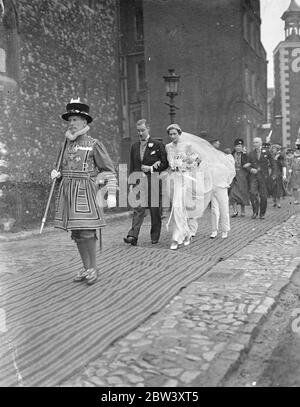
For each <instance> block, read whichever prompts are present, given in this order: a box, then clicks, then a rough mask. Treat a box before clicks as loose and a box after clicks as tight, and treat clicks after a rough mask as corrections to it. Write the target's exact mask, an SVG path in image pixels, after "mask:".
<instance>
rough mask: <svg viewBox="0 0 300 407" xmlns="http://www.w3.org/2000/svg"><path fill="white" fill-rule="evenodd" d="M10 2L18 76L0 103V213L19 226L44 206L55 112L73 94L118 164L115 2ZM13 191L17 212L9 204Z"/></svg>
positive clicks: (57, 126)
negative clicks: (1, 177)
mask: <svg viewBox="0 0 300 407" xmlns="http://www.w3.org/2000/svg"><path fill="white" fill-rule="evenodd" d="M6 1H7V3H8V0H6ZM9 3H12V1H10V2H9ZM89 5H90V6H91V7H89ZM15 6H16V11H17V16H18V36H17V38H18V42H17V43H16V42H15V43H14V44H13V45H11V44H10V46H14V47H18V53H12V55H18V60H17V61H15V63H17V64H19V78H18V80H17V83H18V87H17V89H16V92H15V93H14V94H5V95H4V96H5V97H4V102H3V101H2V104H3V103H4V104H5V106H4V111H3V110H2V114H3V112H4V116H3V117H2V123H1V127H2V134H1V140H0V141H1V142H2V143H3V145H4V146H5V150H6V151H7V153H6V162H7V163H8V167H7V171H8V175H9V180H8V181H6V182H5V188H3V189H2V197H1V200H2V205H1V208H6V209H5V210H7V211H8V213H5V212H4V210H2V209H1V214H0V218H12V219H15V222H14V223H15V225H17V224H18V225H19V227H22V223H23V220H24V219H25V217H26V216H27V218H32V219H33V220H34V219H35V218H36V217H37V214H40V212H41V210H42V209H41V208H43V207H44V206H45V204H46V202H45V196H44V195H45V194H44V193H43V192H42V191H47V190H48V188H49V185H50V182H51V181H50V177H49V173H50V171H51V169H52V168H53V165H54V163H55V161H56V157H57V154H58V151H59V149H60V146H61V143H62V141H63V135H64V132H65V130H66V122H64V121H63V120H62V119H61V117H60V115H61V114H62V113H64V112H65V107H66V104H67V103H68V102H69V101H70V99H71V98H72V97H76V98H77V97H81V100H82V101H84V102H88V104H89V105H90V113H91V115H92V116H93V117H94V121H93V123H92V125H91V135H92V136H93V137H95V138H99V139H101V140H102V141H103V142H104V144H105V145H106V147H107V149H108V151H109V153H110V154H111V157H112V158H113V160H114V162H115V164H116V166H117V164H118V162H119V159H120V134H119V111H118V109H119V107H118V103H119V78H118V56H117V55H118V54H117V43H118V42H117V40H118V37H117V10H116V7H117V4H116V1H115V0H100V1H94V2H89V1H85V0H59V1H58V0H43V1H40V0H19V1H18V2H15ZM24 185H26V186H27V187H26V188H24ZM2 186H4V185H2ZM35 189H36V193H34V192H33V191H34V190H35ZM24 194H25V196H26V197H25V196H24ZM5 196H6V197H7V198H8V197H9V199H6V198H5ZM14 196H15V202H19V204H18V208H17V209H16V205H13V206H11V205H8V202H12V201H14V198H13V197H14ZM31 198H34V199H36V203H35V204H32V199H31ZM3 200H4V201H5V202H4V203H3ZM28 202H31V203H30V205H29V204H28ZM25 215H26V216H25Z"/></svg>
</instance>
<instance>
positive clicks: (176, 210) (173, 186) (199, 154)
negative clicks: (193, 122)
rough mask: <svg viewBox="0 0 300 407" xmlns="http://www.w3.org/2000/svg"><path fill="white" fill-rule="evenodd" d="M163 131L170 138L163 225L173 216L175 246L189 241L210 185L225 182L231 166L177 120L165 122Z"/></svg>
mask: <svg viewBox="0 0 300 407" xmlns="http://www.w3.org/2000/svg"><path fill="white" fill-rule="evenodd" d="M167 133H168V135H169V137H170V138H171V143H169V144H167V145H166V151H167V156H168V161H169V186H168V188H169V189H168V190H169V194H170V198H171V202H172V209H171V213H170V217H169V220H168V222H167V225H166V226H167V228H168V226H169V224H170V221H171V220H172V219H173V233H172V244H171V246H170V249H171V250H176V249H177V248H178V246H179V245H180V244H183V245H184V246H187V245H189V244H190V243H191V239H192V237H193V236H195V234H196V231H197V228H198V220H197V219H198V218H200V217H201V216H202V215H203V212H204V210H205V209H206V207H207V205H208V204H209V202H210V200H211V193H212V190H213V188H214V187H218V186H223V185H225V184H226V185H227V184H228V185H229V184H230V183H231V181H232V179H233V177H234V176H235V168H234V165H233V164H232V162H231V161H230V160H229V159H228V157H227V156H226V154H224V153H223V152H222V151H219V150H216V149H215V148H214V147H213V146H212V145H211V144H210V143H209V142H208V141H206V140H204V139H202V138H201V137H198V136H195V135H193V134H190V133H185V132H182V130H181V128H180V126H179V125H178V124H175V123H174V124H171V125H170V126H168V127H167ZM186 163H188V165H186Z"/></svg>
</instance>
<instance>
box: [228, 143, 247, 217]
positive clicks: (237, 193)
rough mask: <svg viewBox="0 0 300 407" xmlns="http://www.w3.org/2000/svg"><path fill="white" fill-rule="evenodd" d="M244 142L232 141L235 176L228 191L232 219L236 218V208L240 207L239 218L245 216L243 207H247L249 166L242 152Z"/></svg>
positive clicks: (245, 155)
mask: <svg viewBox="0 0 300 407" xmlns="http://www.w3.org/2000/svg"><path fill="white" fill-rule="evenodd" d="M243 147H244V141H243V140H242V139H241V138H237V139H236V140H235V141H234V152H233V153H232V155H233V158H234V162H235V171H236V175H235V177H234V179H233V181H232V184H231V186H230V190H229V203H230V205H231V207H232V215H231V217H232V218H234V217H236V216H238V208H237V206H238V205H240V206H241V216H245V206H246V205H249V203H250V202H249V184H248V171H247V167H249V166H250V164H249V161H248V156H247V154H246V153H244V151H243Z"/></svg>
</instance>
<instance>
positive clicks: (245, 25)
mask: <svg viewBox="0 0 300 407" xmlns="http://www.w3.org/2000/svg"><path fill="white" fill-rule="evenodd" d="M243 34H244V39H245V40H246V41H249V35H248V15H247V13H246V12H245V13H244V15H243Z"/></svg>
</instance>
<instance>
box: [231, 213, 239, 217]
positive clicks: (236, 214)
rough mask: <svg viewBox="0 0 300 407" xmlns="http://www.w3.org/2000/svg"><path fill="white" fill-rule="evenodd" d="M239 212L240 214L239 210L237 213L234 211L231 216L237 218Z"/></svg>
mask: <svg viewBox="0 0 300 407" xmlns="http://www.w3.org/2000/svg"><path fill="white" fill-rule="evenodd" d="M238 214H239V213H238V212H235V213H233V214H232V215H231V217H232V218H236V217H237V216H238Z"/></svg>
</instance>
